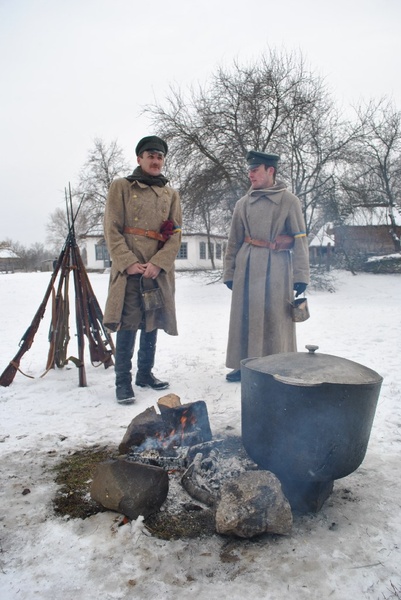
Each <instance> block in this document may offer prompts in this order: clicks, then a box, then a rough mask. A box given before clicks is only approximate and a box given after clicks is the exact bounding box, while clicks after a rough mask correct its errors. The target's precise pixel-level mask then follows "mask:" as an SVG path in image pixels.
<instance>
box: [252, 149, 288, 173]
mask: <svg viewBox="0 0 401 600" xmlns="http://www.w3.org/2000/svg"><path fill="white" fill-rule="evenodd" d="M279 160H280V157H279V155H278V154H265V153H264V152H257V151H256V150H250V151H249V152H248V154H247V155H246V161H247V163H248V169H253V168H254V167H258V166H259V165H266V166H267V167H274V168H275V169H277V165H278V162H279Z"/></svg>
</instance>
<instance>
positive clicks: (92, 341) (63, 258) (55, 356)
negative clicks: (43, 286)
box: [0, 187, 114, 387]
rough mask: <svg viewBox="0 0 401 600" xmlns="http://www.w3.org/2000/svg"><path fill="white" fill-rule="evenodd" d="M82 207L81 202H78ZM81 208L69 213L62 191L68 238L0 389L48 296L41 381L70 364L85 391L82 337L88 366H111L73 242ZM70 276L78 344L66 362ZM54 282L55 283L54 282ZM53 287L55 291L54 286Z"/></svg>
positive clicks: (108, 342) (107, 339) (110, 350)
mask: <svg viewBox="0 0 401 600" xmlns="http://www.w3.org/2000/svg"><path fill="white" fill-rule="evenodd" d="M81 204H82V201H81ZM81 204H80V205H79V207H78V210H77V211H76V213H75V215H74V214H73V210H72V197H71V187H70V188H69V196H67V191H66V206H67V219H68V235H67V238H66V240H65V243H64V246H63V248H62V250H61V253H60V255H59V257H58V259H57V262H56V264H55V265H54V269H53V273H52V275H51V278H50V282H49V285H48V287H47V290H46V293H45V295H44V298H43V300H42V302H41V304H40V306H39V308H38V310H37V311H36V314H35V316H34V317H33V320H32V323H31V324H30V325H29V327H28V329H27V330H26V332H25V334H24V335H23V336H22V338H21V341H20V344H19V346H20V347H19V350H18V352H17V354H16V355H15V356H14V358H13V359H12V361H11V362H10V363H9V365H8V366H7V367H6V369H5V370H4V372H3V373H2V375H1V376H0V385H1V386H3V387H7V386H9V385H10V384H11V383H12V382H13V380H14V377H15V375H16V372H17V371H20V372H21V373H22V371H21V370H20V361H21V359H22V357H23V356H24V354H25V353H26V352H27V351H28V350H29V349H30V347H31V346H32V343H33V340H34V337H35V334H36V332H37V330H38V328H39V325H40V322H41V320H42V319H43V316H44V314H45V311H46V306H47V303H48V301H49V298H50V296H51V297H52V317H51V324H50V329H49V352H48V357H47V364H46V370H45V372H44V373H43V375H42V377H43V376H44V375H46V373H48V371H49V370H50V369H54V367H55V366H57V367H58V368H62V367H64V366H65V365H66V364H67V363H68V362H69V361H72V362H73V363H74V364H75V365H76V366H77V368H78V374H79V375H78V377H79V386H80V387H86V385H87V382H86V372H85V360H84V356H85V337H86V338H87V340H88V345H89V356H90V360H91V363H92V365H94V366H100V365H102V364H103V365H104V367H105V368H106V369H107V368H108V367H110V366H112V365H113V364H114V363H113V355H114V345H113V341H112V338H111V336H110V334H109V333H108V332H107V330H106V329H105V328H104V327H103V313H102V310H101V308H100V306H99V303H98V301H97V298H96V296H95V294H94V292H93V289H92V286H91V283H90V281H89V277H88V274H87V272H86V269H85V265H84V264H83V261H82V257H81V254H80V252H79V248H78V245H77V242H76V238H75V227H74V223H75V220H76V217H77V215H78V212H79V209H80V207H81ZM71 273H72V276H73V281H74V288H75V319H76V335H77V344H78V356H77V357H74V356H69V357H68V358H67V354H68V352H67V350H68V343H69V341H70V335H69V315H70V308H69V280H70V274H71ZM57 278H58V281H57ZM56 283H57V287H55V286H56Z"/></svg>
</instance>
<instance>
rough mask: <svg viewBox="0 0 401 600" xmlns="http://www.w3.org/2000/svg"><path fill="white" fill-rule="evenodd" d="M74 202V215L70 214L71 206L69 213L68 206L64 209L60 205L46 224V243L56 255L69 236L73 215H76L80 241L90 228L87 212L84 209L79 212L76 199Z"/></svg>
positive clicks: (76, 227) (77, 237)
mask: <svg viewBox="0 0 401 600" xmlns="http://www.w3.org/2000/svg"><path fill="white" fill-rule="evenodd" d="M72 204H73V205H72V215H71V214H70V213H71V207H68V213H67V206H66V207H65V208H64V209H62V208H60V207H58V208H56V209H55V210H54V212H52V213H51V214H50V215H49V220H48V223H47V225H46V230H47V235H46V243H47V244H48V245H49V247H50V248H51V249H52V251H53V253H55V255H56V256H57V255H58V253H59V252H60V249H61V248H62V247H63V245H64V242H65V240H66V238H67V235H68V229H69V225H70V224H71V217H74V216H76V219H75V221H74V230H75V237H76V240H77V242H78V243H79V242H80V240H82V237H83V236H84V235H85V233H86V232H87V230H88V222H87V217H86V214H85V212H84V211H83V210H82V209H80V210H79V212H78V204H77V202H76V201H74V202H73V203H72ZM68 215H69V216H68Z"/></svg>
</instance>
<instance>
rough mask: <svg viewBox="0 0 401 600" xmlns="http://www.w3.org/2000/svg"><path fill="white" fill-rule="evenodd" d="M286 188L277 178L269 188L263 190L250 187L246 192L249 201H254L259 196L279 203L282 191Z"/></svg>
mask: <svg viewBox="0 0 401 600" xmlns="http://www.w3.org/2000/svg"><path fill="white" fill-rule="evenodd" d="M285 190H286V186H285V183H283V182H282V181H279V180H277V181H276V183H275V185H273V187H270V188H266V189H263V190H253V189H252V188H251V189H250V190H249V192H248V196H249V200H250V202H252V203H254V202H256V201H257V200H259V199H260V198H267V199H268V200H271V201H272V202H274V204H280V202H281V198H282V196H283V193H284V192H285Z"/></svg>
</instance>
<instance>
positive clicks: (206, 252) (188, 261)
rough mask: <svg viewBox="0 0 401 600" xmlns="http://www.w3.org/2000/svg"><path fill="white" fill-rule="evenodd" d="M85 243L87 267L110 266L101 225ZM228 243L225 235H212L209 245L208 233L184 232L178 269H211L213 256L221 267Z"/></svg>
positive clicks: (88, 234)
mask: <svg viewBox="0 0 401 600" xmlns="http://www.w3.org/2000/svg"><path fill="white" fill-rule="evenodd" d="M84 243H85V256H86V268H87V269H90V270H92V269H93V270H104V269H106V268H108V267H109V266H110V256H109V253H108V250H107V246H106V242H105V239H104V235H103V229H102V228H101V226H98V227H94V228H92V229H91V230H90V231H88V232H87V234H86V235H85V236H84ZM226 243H227V238H226V237H225V236H221V235H212V236H211V239H210V247H209V245H208V243H207V235H206V233H183V234H182V238H181V247H180V249H179V251H178V254H177V258H176V261H175V267H176V269H177V271H185V270H194V271H197V270H198V271H199V270H204V269H211V268H212V260H211V258H212V256H213V257H214V266H215V268H216V269H221V268H222V267H223V258H224V253H225V249H226ZM82 254H83V255H84V253H82Z"/></svg>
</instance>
